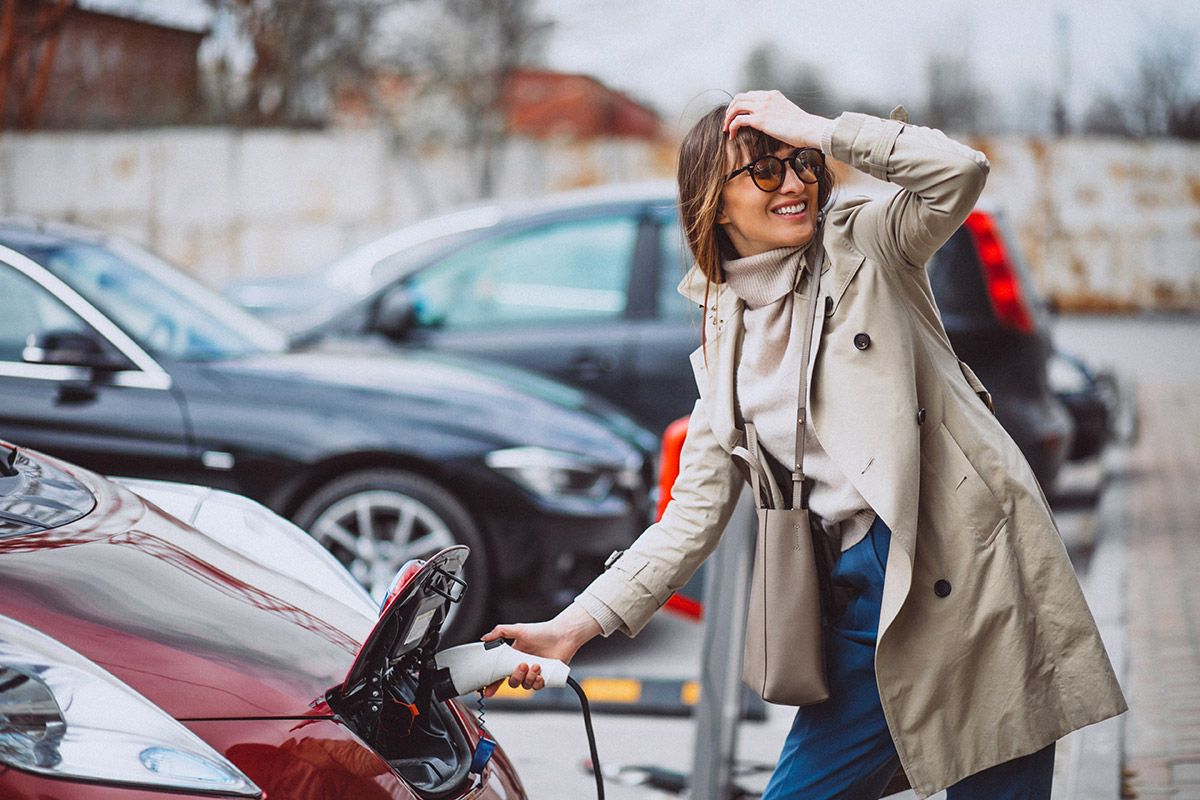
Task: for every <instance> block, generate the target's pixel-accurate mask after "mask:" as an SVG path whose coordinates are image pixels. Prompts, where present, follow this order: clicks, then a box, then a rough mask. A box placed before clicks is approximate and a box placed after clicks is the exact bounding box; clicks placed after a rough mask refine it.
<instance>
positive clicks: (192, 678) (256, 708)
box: [0, 443, 525, 800]
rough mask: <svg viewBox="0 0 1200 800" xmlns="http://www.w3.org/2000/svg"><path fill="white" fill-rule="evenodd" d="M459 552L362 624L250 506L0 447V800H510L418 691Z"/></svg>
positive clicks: (324, 558) (426, 692)
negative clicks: (97, 472) (108, 476)
mask: <svg viewBox="0 0 1200 800" xmlns="http://www.w3.org/2000/svg"><path fill="white" fill-rule="evenodd" d="M466 554H467V550H466V548H463V547H461V546H459V547H453V548H448V549H447V550H444V551H442V552H440V553H438V554H437V555H436V556H433V557H432V558H430V559H429V560H428V562H425V563H424V564H423V565H421V566H419V568H416V567H413V568H411V569H409V570H407V572H405V573H404V578H405V580H404V581H403V582H402V583H401V584H400V585H399V586H398V587H397V591H394V592H393V595H392V597H393V599H392V600H390V601H389V602H388V604H387V605H386V606H385V611H384V612H383V614H382V615H379V614H378V612H377V610H376V607H375V605H374V603H372V601H371V600H370V599H369V597H368V596H367V595H366V593H365V592H364V591H363V590H362V589H361V588H360V587H359V585H358V584H357V583H356V582H355V581H354V580H353V579H352V578H351V577H350V576H349V574H348V573H347V572H346V571H345V569H344V568H343V567H342V566H341V565H340V564H338V563H337V562H336V561H335V560H334V559H333V558H332V556H330V555H329V554H328V553H327V552H326V551H325V550H323V549H322V548H321V547H320V546H319V545H317V544H316V543H315V542H314V541H313V540H312V539H311V538H310V537H309V536H308V535H307V534H305V533H304V532H303V531H301V530H300V529H299V528H296V527H295V526H293V525H291V523H288V522H286V521H284V520H283V519H282V518H280V517H277V516H275V515H274V514H272V513H271V512H269V511H267V510H266V509H265V508H263V507H262V506H259V505H258V504H256V503H253V502H251V501H249V500H245V499H244V498H240V497H237V496H235V495H230V494H226V493H223V492H218V491H214V490H211V489H202V488H198V487H191V486H184V485H179V484H165V483H156V482H150V481H127V482H124V484H122V483H117V482H114V481H110V480H107V479H105V478H102V477H100V476H98V475H95V474H93V473H91V472H88V471H86V470H83V469H79V468H77V467H74V466H72V465H70V464H66V463H64V462H61V461H58V460H55V459H52V458H49V457H47V456H43V455H41V454H39V453H35V452H32V451H28V450H23V449H21V450H18V449H17V448H15V447H13V446H11V445H7V444H3V443H0V797H4V798H10V799H11V800H21V799H22V798H28V799H29V800H33V799H34V798H37V800H57V799H58V798H64V799H66V798H70V800H149V798H157V797H163V798H168V797H169V798H175V799H176V800H178V798H181V797H188V798H197V799H199V798H212V797H247V798H264V800H310V799H311V800H318V799H319V800H330V799H331V798H354V800H359V799H360V798H362V799H365V800H372V799H373V798H379V800H383V799H384V798H390V799H392V800H400V799H401V798H404V800H415V799H416V798H420V799H421V800H432V799H433V798H437V800H448V799H449V798H460V797H462V798H465V797H470V798H480V799H483V798H495V799H496V800H498V799H499V798H524V797H525V792H524V790H523V788H522V786H521V782H520V780H519V778H518V777H517V775H516V772H515V770H514V769H513V767H512V765H511V763H510V762H509V761H508V759H507V757H506V756H505V755H504V753H503V751H502V750H501V749H500V748H499V747H497V748H496V750H495V753H494V755H493V757H492V758H491V760H490V761H489V762H487V763H486V765H484V766H482V769H480V765H479V764H478V763H476V764H474V765H473V764H472V760H473V758H474V757H475V751H476V750H477V749H479V748H478V745H479V742H480V740H481V738H482V737H483V736H485V735H486V731H485V730H484V729H483V728H481V727H480V726H479V725H478V724H477V723H476V721H475V719H474V716H473V714H472V713H471V712H469V711H468V710H467V709H466V708H464V707H463V706H462V705H461V704H460V703H459V702H458V701H455V700H451V701H447V702H438V701H437V700H435V699H432V697H431V691H430V683H431V681H432V674H431V673H432V669H431V668H430V666H429V665H430V664H432V658H433V655H434V653H435V652H436V650H437V649H438V645H439V637H440V630H441V624H442V622H443V621H444V619H445V616H446V611H447V609H448V608H449V607H450V606H451V605H452V603H453V602H455V601H456V599H458V598H459V597H460V596H461V594H462V592H463V591H464V590H465V584H463V583H462V581H461V577H460V575H461V571H462V566H463V562H464V561H465V558H466ZM364 642H365V643H366V644H365V645H364ZM472 770H475V771H472Z"/></svg>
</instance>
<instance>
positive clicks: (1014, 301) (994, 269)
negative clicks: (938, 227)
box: [965, 211, 1033, 333]
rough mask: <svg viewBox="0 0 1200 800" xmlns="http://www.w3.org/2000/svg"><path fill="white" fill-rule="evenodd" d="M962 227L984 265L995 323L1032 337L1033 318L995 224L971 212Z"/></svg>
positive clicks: (982, 214) (980, 214)
mask: <svg viewBox="0 0 1200 800" xmlns="http://www.w3.org/2000/svg"><path fill="white" fill-rule="evenodd" d="M965 224H966V228H967V230H968V231H969V232H970V234H971V239H972V240H973V241H974V242H975V252H976V253H978V255H979V260H980V262H982V264H983V277H984V283H985V284H986V286H987V293H988V299H989V300H991V303H992V309H993V310H994V311H995V312H996V319H997V320H999V321H1000V324H1001V325H1004V326H1005V327H1007V328H1012V329H1013V330H1016V331H1019V332H1021V333H1032V332H1033V315H1032V314H1030V313H1029V306H1028V305H1027V304H1026V303H1025V298H1024V297H1023V296H1022V294H1021V282H1020V279H1019V277H1018V276H1017V271H1016V268H1015V267H1014V265H1013V263H1012V261H1011V259H1010V258H1009V256H1008V251H1007V250H1006V249H1005V246H1004V239H1003V238H1002V237H1001V236H1000V231H999V230H998V229H997V227H996V223H995V220H993V219H992V217H991V215H990V214H987V213H985V212H983V211H972V212H971V213H970V215H968V216H967V221H966V223H965Z"/></svg>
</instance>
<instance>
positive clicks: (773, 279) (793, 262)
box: [721, 236, 817, 308]
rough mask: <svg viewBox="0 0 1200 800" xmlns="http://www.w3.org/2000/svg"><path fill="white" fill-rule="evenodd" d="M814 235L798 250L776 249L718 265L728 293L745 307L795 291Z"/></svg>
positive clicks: (761, 303) (754, 305) (772, 301)
mask: <svg viewBox="0 0 1200 800" xmlns="http://www.w3.org/2000/svg"><path fill="white" fill-rule="evenodd" d="M816 238H817V237H816V236H814V237H813V238H812V239H809V240H808V241H807V242H805V243H804V244H802V245H800V246H799V247H780V248H776V249H775V250H767V251H766V252H765V253H757V254H755V255H752V256H746V257H745V258H733V259H726V260H725V261H723V262H722V263H721V266H722V267H723V268H724V270H725V281H726V283H727V284H728V285H729V289H730V291H732V292H733V293H734V294H735V295H737V296H738V297H740V298H741V299H742V300H743V301H744V302H745V303H746V306H747V307H749V308H757V307H759V306H765V305H769V304H771V303H774V302H775V301H777V300H779V299H781V298H783V297H784V296H786V295H787V293H788V292H790V291H792V290H793V289H795V288H796V284H797V282H798V281H799V278H800V269H801V266H802V265H803V263H804V260H805V259H804V256H805V253H806V252H807V251H808V249H809V245H810V244H812V242H813V241H814V240H816Z"/></svg>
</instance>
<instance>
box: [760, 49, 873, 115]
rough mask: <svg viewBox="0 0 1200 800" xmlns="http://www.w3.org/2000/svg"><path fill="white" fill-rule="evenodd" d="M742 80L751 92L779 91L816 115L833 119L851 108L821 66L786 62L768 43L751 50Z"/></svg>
mask: <svg viewBox="0 0 1200 800" xmlns="http://www.w3.org/2000/svg"><path fill="white" fill-rule="evenodd" d="M742 79H743V84H744V86H745V88H747V89H778V90H779V91H781V92H783V94H784V96H786V97H787V98H788V99H789V100H791V101H792V102H793V103H795V104H796V105H798V106H800V107H801V108H803V109H804V110H805V111H809V112H812V113H813V114H820V115H821V116H826V117H833V116H837V115H838V114H839V113H841V112H842V111H843V110H845V108H847V107H848V106H846V105H844V104H843V103H842V102H841V101H839V99H838V96H837V93H836V92H834V91H833V90H832V89H830V87H829V85H828V84H827V83H826V82H825V77H824V75H823V74H822V72H821V70H820V69H819V68H818V67H816V66H814V65H812V64H808V63H799V64H787V63H784V62H783V59H782V58H781V57H780V55H779V50H778V49H777V48H776V47H775V46H774V45H773V44H769V43H765V42H764V43H762V44H759V45H757V46H755V47H754V48H753V49H752V50H751V51H750V53H749V55H747V56H746V61H745V63H744V64H743V66H742ZM855 110H861V109H857V108H856V109H855Z"/></svg>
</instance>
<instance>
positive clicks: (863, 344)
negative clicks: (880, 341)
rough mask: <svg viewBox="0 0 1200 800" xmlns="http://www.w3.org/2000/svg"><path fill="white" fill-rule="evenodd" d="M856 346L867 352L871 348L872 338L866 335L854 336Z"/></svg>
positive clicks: (858, 334)
mask: <svg viewBox="0 0 1200 800" xmlns="http://www.w3.org/2000/svg"><path fill="white" fill-rule="evenodd" d="M854 346H855V347H857V348H858V349H859V350H866V349H867V348H868V347H870V346H871V337H870V336H867V335H866V334H865V333H856V334H854Z"/></svg>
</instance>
